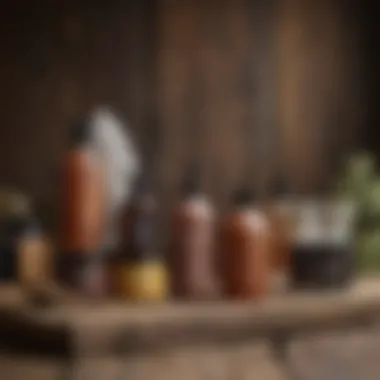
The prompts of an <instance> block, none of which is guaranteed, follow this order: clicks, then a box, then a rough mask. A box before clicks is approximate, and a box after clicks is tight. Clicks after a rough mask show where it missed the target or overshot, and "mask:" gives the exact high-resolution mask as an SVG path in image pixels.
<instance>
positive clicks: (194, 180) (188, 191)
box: [182, 164, 201, 196]
mask: <svg viewBox="0 0 380 380" xmlns="http://www.w3.org/2000/svg"><path fill="white" fill-rule="evenodd" d="M200 192H201V170H200V167H199V165H197V164H192V165H189V167H188V169H187V173H186V175H185V179H184V181H183V183H182V194H183V195H185V196H189V195H195V194H199V193H200Z"/></svg>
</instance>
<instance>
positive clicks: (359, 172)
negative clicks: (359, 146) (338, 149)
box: [337, 153, 380, 271]
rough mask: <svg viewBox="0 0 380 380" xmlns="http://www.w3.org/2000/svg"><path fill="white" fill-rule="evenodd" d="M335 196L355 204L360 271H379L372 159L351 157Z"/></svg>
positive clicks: (379, 204) (378, 205) (379, 194)
mask: <svg viewBox="0 0 380 380" xmlns="http://www.w3.org/2000/svg"><path fill="white" fill-rule="evenodd" d="M337 193H338V196H339V197H341V198H350V199H352V200H353V201H355V203H356V205H357V212H358V214H357V222H356V225H355V245H356V249H357V253H358V256H359V264H360V268H361V269H362V270H366V271H368V270H370V271H379V270H380V178H379V177H378V175H377V173H376V165H375V160H374V158H373V157H372V156H371V155H370V154H367V153H361V154H357V155H354V156H352V157H351V158H350V159H349V160H348V162H347V164H346V166H345V168H344V171H343V173H342V176H341V178H340V179H339V181H338V189H337Z"/></svg>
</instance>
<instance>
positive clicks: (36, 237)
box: [17, 220, 53, 287]
mask: <svg viewBox="0 0 380 380" xmlns="http://www.w3.org/2000/svg"><path fill="white" fill-rule="evenodd" d="M17 263H18V265H17V266H18V281H19V282H20V284H21V285H22V286H25V287H29V286H40V285H44V284H47V283H49V282H50V281H51V280H52V277H53V249H52V245H51V242H50V241H49V239H48V237H47V236H46V235H45V233H44V231H43V229H42V228H41V226H40V224H39V223H38V222H37V221H36V220H29V221H27V223H26V225H25V228H24V231H23V232H22V234H21V235H20V237H19V239H18V243H17Z"/></svg>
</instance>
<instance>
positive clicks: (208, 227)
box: [169, 168, 217, 299]
mask: <svg viewBox="0 0 380 380" xmlns="http://www.w3.org/2000/svg"><path fill="white" fill-rule="evenodd" d="M199 177H200V173H199V169H198V168H190V169H189V172H188V173H187V176H186V178H185V181H184V183H183V188H182V194H181V195H182V199H181V200H180V202H179V203H178V205H177V207H176V208H175V209H174V212H173V215H172V220H171V222H172V223H171V229H170V235H171V237H170V238H171V244H170V255H169V257H170V264H171V265H170V266H171V279H172V290H173V293H174V295H175V296H176V297H179V298H188V299H208V298H212V297H214V296H215V294H216V291H217V287H216V278H215V263H214V253H215V251H214V248H215V247H214V240H215V224H214V222H215V217H214V209H213V207H212V205H211V203H210V201H209V200H208V198H207V196H206V195H205V194H204V193H203V192H202V190H201V186H200V178H199Z"/></svg>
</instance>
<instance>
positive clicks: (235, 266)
mask: <svg viewBox="0 0 380 380" xmlns="http://www.w3.org/2000/svg"><path fill="white" fill-rule="evenodd" d="M219 244H220V245H219V247H220V248H219V249H220V254H221V257H220V259H221V267H220V268H221V278H222V282H223V287H224V292H225V294H226V296H228V297H230V298H235V299H259V298H262V297H265V296H266V295H267V294H268V292H269V287H270V267H269V266H270V262H269V260H270V257H269V227H268V222H267V219H266V216H265V214H264V213H262V212H261V211H259V210H258V209H257V208H256V207H255V203H254V195H253V193H252V192H251V191H248V190H244V189H242V190H239V191H237V192H236V193H235V194H234V197H233V209H232V211H231V212H230V213H229V214H228V215H227V216H226V217H225V218H224V220H223V221H222V225H221V230H220V238H219Z"/></svg>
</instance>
